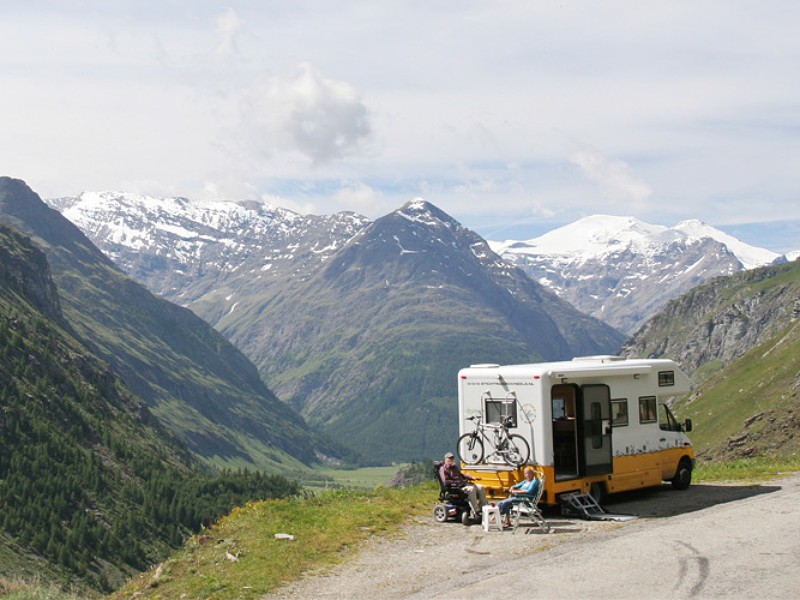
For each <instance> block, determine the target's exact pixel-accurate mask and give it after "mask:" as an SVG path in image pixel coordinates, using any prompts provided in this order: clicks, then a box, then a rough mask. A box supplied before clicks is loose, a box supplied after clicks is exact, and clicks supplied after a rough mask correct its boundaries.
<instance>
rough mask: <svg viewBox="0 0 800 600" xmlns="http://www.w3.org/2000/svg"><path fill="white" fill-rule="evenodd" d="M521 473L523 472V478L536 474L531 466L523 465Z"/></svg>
mask: <svg viewBox="0 0 800 600" xmlns="http://www.w3.org/2000/svg"><path fill="white" fill-rule="evenodd" d="M523 473H524V474H525V479H533V476H534V475H535V474H536V471H534V470H533V467H525V470H524V471H523Z"/></svg>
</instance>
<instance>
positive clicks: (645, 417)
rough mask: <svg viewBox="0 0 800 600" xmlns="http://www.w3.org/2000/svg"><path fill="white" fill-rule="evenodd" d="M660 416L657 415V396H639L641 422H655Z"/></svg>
mask: <svg viewBox="0 0 800 600" xmlns="http://www.w3.org/2000/svg"><path fill="white" fill-rule="evenodd" d="M657 418H658V415H656V397H655V396H642V397H640V398H639V423H655V422H656V420H657Z"/></svg>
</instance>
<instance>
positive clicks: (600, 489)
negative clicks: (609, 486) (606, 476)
mask: <svg viewBox="0 0 800 600" xmlns="http://www.w3.org/2000/svg"><path fill="white" fill-rule="evenodd" d="M589 495H590V496H591V497H592V498H594V501H595V502H597V503H598V504H600V503H601V502H602V501H603V500H605V499H606V486H605V484H603V483H600V482H595V483H593V484H592V485H591V486H590V487H589Z"/></svg>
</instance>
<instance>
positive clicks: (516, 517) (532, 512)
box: [511, 475, 550, 533]
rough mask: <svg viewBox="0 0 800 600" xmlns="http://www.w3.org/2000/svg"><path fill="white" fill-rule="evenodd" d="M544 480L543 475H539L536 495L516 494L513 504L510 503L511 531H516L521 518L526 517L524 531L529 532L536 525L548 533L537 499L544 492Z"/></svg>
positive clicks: (548, 526)
mask: <svg viewBox="0 0 800 600" xmlns="http://www.w3.org/2000/svg"><path fill="white" fill-rule="evenodd" d="M544 481H545V478H544V475H540V476H539V489H538V490H537V491H536V496H517V497H516V498H515V500H514V504H512V505H511V532H512V533H516V531H517V527H519V525H520V520H522V519H528V521H529V523H528V525H527V529H526V533H527V532H530V530H531V529H532V528H534V527H538V528H539V530H540V531H541V532H542V533H549V531H550V525H549V524H548V523H547V521H545V518H544V516H542V511H541V509H540V508H539V500H541V499H542V494H544Z"/></svg>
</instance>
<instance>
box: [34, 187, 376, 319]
mask: <svg viewBox="0 0 800 600" xmlns="http://www.w3.org/2000/svg"><path fill="white" fill-rule="evenodd" d="M47 202H48V204H49V205H50V206H52V207H53V208H55V209H56V210H58V211H59V212H61V213H62V214H63V215H64V216H65V217H66V218H67V219H69V220H70V221H72V222H73V223H74V224H75V225H77V226H78V228H79V229H81V231H83V232H84V234H85V235H87V236H88V237H89V238H90V239H91V240H92V241H93V242H94V243H95V244H96V245H97V246H98V248H100V249H101V250H102V251H103V252H104V253H105V254H106V255H107V256H109V257H110V258H111V259H112V260H113V261H114V262H115V263H116V264H117V265H119V266H120V267H121V268H122V269H123V270H124V271H125V272H126V273H128V274H129V275H131V276H132V277H133V278H134V279H136V280H138V281H141V282H142V283H144V284H145V285H146V286H147V287H148V288H149V289H150V290H151V291H152V292H154V293H156V294H159V295H161V296H163V297H165V298H167V299H168V300H171V301H173V302H176V303H178V304H181V305H184V306H188V305H191V304H192V303H193V302H194V301H196V300H198V299H199V298H202V297H203V296H204V295H205V294H206V293H208V292H209V291H211V290H214V289H217V288H219V287H220V286H221V285H223V284H224V282H225V281H226V280H228V279H229V278H231V277H236V276H237V275H238V274H239V273H241V272H242V271H246V272H249V273H251V274H252V276H253V277H256V278H261V277H270V276H271V277H278V276H281V275H282V274H285V273H287V272H289V273H292V272H293V273H295V274H297V275H298V276H305V275H307V274H308V272H309V270H313V268H315V265H316V266H319V265H320V264H322V263H323V262H324V261H325V260H326V259H327V257H329V256H330V255H331V254H332V253H333V252H335V251H336V250H337V249H338V248H340V247H341V246H342V245H343V244H344V243H345V242H346V241H347V240H348V239H349V238H350V237H352V236H353V234H355V233H356V232H357V231H358V230H360V229H361V228H362V227H363V226H364V225H366V224H367V223H368V222H369V221H368V219H367V218H366V217H362V216H360V215H357V214H355V213H349V212H342V213H337V214H334V215H330V216H315V215H300V214H297V213H295V212H292V211H290V210H287V209H283V208H278V207H272V206H269V205H266V204H261V203H259V202H252V201H250V202H247V201H245V202H195V201H190V200H188V199H186V198H156V197H152V196H143V195H139V194H130V193H123V192H85V193H83V194H81V195H80V196H78V197H76V198H56V199H50V200H47Z"/></svg>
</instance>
